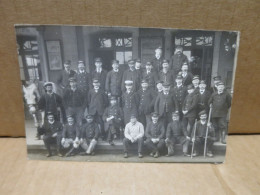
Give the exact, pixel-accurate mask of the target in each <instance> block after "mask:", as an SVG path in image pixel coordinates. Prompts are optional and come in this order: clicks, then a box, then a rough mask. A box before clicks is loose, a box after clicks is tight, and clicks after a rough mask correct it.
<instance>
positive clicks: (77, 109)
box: [63, 78, 87, 126]
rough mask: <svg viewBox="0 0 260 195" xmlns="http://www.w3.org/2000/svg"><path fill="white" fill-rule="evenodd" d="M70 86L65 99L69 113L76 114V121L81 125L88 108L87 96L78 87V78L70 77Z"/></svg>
mask: <svg viewBox="0 0 260 195" xmlns="http://www.w3.org/2000/svg"><path fill="white" fill-rule="evenodd" d="M69 82H70V88H69V89H67V90H66V92H65V94H64V97H63V100H64V104H65V107H66V111H67V115H73V116H75V120H76V123H77V124H78V125H79V126H81V123H82V119H83V114H84V110H85V108H86V106H87V105H86V102H87V97H86V96H84V94H83V92H82V91H81V90H80V89H78V87H77V83H76V79H75V78H70V79H69Z"/></svg>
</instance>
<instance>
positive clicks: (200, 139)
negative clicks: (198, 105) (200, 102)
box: [192, 110, 216, 157]
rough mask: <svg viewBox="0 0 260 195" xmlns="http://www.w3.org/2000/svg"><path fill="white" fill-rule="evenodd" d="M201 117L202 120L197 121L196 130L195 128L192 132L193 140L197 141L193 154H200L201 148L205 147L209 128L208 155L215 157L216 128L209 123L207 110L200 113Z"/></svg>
mask: <svg viewBox="0 0 260 195" xmlns="http://www.w3.org/2000/svg"><path fill="white" fill-rule="evenodd" d="M199 117H200V121H198V123H197V126H196V131H195V129H194V131H193V132H192V136H193V138H192V142H194V141H195V143H194V154H193V156H198V155H199V152H200V151H201V149H204V146H205V141H206V132H207V128H208V136H207V145H206V155H207V156H208V157H213V153H212V146H213V143H214V141H215V140H216V137H215V130H214V128H213V125H212V124H211V123H207V113H206V111H205V110H203V111H201V112H200V113H199ZM194 132H195V134H194ZM202 151H204V150H202Z"/></svg>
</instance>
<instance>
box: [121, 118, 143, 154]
mask: <svg viewBox="0 0 260 195" xmlns="http://www.w3.org/2000/svg"><path fill="white" fill-rule="evenodd" d="M130 118H131V119H130V122H129V123H127V124H126V126H125V138H124V139H123V145H124V153H125V155H124V158H128V148H129V145H130V144H135V143H137V144H138V157H139V158H142V157H143V155H142V150H143V144H144V141H143V136H144V126H143V124H142V123H140V122H138V121H137V119H136V115H135V114H132V115H131V117H130Z"/></svg>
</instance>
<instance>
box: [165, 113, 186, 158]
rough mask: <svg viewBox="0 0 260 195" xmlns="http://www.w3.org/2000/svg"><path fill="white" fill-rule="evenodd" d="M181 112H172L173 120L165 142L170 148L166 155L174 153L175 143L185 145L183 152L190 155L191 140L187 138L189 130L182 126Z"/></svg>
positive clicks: (169, 125)
mask: <svg viewBox="0 0 260 195" xmlns="http://www.w3.org/2000/svg"><path fill="white" fill-rule="evenodd" d="M179 119H180V117H179V114H178V113H176V112H173V113H172V122H171V123H169V124H168V127H167V131H166V139H165V143H166V146H167V148H168V154H167V155H166V156H172V155H174V151H175V148H174V147H175V145H176V144H182V145H183V149H182V150H183V154H184V156H189V155H188V147H189V140H190V139H188V138H187V132H186V131H185V129H184V128H183V127H182V125H181V122H180V121H179Z"/></svg>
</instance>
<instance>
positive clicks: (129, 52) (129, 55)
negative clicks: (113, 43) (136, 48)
mask: <svg viewBox="0 0 260 195" xmlns="http://www.w3.org/2000/svg"><path fill="white" fill-rule="evenodd" d="M131 59H132V51H126V52H125V63H127V62H128V60H131Z"/></svg>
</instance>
